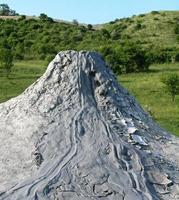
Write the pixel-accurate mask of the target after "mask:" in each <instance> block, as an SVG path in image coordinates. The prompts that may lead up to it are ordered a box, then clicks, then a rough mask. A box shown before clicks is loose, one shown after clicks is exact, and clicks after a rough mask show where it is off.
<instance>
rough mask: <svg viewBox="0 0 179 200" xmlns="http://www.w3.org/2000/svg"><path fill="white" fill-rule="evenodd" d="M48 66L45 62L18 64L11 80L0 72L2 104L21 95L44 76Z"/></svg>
mask: <svg viewBox="0 0 179 200" xmlns="http://www.w3.org/2000/svg"><path fill="white" fill-rule="evenodd" d="M46 65H47V63H46V62H43V61H20V62H16V63H14V67H13V71H12V73H11V74H10V76H9V78H7V77H6V76H4V74H3V73H2V72H1V71H0V72H1V73H0V103H1V102H4V101H7V100H8V99H10V98H12V97H15V96H17V95H19V94H21V93H22V92H23V91H24V90H25V89H26V88H27V87H28V86H29V85H30V84H32V83H33V82H34V81H35V80H36V79H37V78H39V77H40V76H41V75H42V74H43V72H44V71H45V68H46V67H45V66H46Z"/></svg>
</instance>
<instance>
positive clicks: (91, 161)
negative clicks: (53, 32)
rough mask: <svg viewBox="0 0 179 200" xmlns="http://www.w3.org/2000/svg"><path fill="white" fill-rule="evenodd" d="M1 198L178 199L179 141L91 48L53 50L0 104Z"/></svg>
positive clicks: (87, 199)
mask: <svg viewBox="0 0 179 200" xmlns="http://www.w3.org/2000/svg"><path fill="white" fill-rule="evenodd" d="M0 143H1V144H0V200H46V199H50V200H98V199H99V200H160V199H161V200H177V199H179V140H178V139H177V138H175V137H174V136H171V135H170V134H168V133H167V132H165V131H164V130H163V129H161V128H160V127H159V126H158V125H157V124H156V123H155V122H154V121H153V120H152V119H151V118H150V116H149V115H148V114H147V113H145V112H144V111H143V109H142V108H141V107H140V106H139V105H138V104H137V103H136V101H135V99H134V98H133V97H132V96H130V95H129V93H128V92H127V91H126V90H125V89H124V88H123V87H121V86H120V85H119V84H118V83H117V81H116V79H115V77H114V75H113V73H112V72H111V70H110V69H109V67H108V66H107V65H106V64H105V63H104V61H103V60H102V59H101V57H100V56H99V55H98V54H97V53H94V52H86V51H81V52H75V51H65V52H60V53H59V54H58V55H57V56H56V57H55V59H54V60H53V61H52V62H51V63H50V64H49V66H48V68H47V71H46V72H45V74H44V75H43V76H42V77H41V78H40V79H38V80H37V81H36V82H35V83H34V84H33V85H31V86H30V87H29V88H28V89H26V90H25V92H24V93H23V94H21V95H20V96H18V97H16V98H14V99H11V100H9V101H8V102H6V103H3V104H0Z"/></svg>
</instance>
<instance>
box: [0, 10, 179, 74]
mask: <svg viewBox="0 0 179 200" xmlns="http://www.w3.org/2000/svg"><path fill="white" fill-rule="evenodd" d="M4 18H6V19H4ZM0 26H1V30H0V46H3V45H4V46H9V47H11V49H12V51H13V52H14V57H15V59H18V60H24V59H25V60H27V59H31V60H37V59H43V60H44V59H46V60H48V61H49V60H51V58H52V57H53V56H54V55H55V54H56V53H57V52H58V51H60V50H66V49H74V50H82V49H86V50H95V51H98V52H100V53H101V54H102V55H103V57H104V58H105V59H106V61H107V62H108V63H109V64H111V66H113V68H114V70H115V71H116V72H118V73H122V72H132V71H144V70H146V69H148V66H149V64H151V63H156V62H157V63H165V62H175V61H179V12H178V11H168V12H167V11H165V12H164V11H163V12H156V11H155V12H154V11H153V12H152V13H149V14H143V15H139V16H133V17H131V18H125V19H120V20H115V21H113V22H109V23H106V24H103V25H101V26H92V25H81V24H79V23H78V22H77V21H74V22H73V23H66V22H60V21H58V22H57V21H54V20H53V19H51V18H49V17H48V16H47V17H44V16H43V17H39V18H32V17H25V16H21V17H19V16H18V17H13V18H12V19H11V18H9V17H2V18H1V19H0ZM96 27H97V28H96ZM4 43H6V44H4ZM134 49H135V50H136V51H135V52H134ZM131 52H132V53H133V54H132V55H131ZM146 63H147V64H146ZM143 64H145V66H143ZM140 66H141V67H140Z"/></svg>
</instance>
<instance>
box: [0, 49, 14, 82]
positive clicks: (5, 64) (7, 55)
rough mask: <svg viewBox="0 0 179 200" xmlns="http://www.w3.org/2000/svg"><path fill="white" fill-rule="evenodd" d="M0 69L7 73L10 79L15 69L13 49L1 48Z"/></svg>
mask: <svg viewBox="0 0 179 200" xmlns="http://www.w3.org/2000/svg"><path fill="white" fill-rule="evenodd" d="M0 67H1V68H2V69H3V70H5V71H6V76H7V78H8V77H9V74H10V72H11V69H12V67H13V54H12V51H11V49H8V48H0Z"/></svg>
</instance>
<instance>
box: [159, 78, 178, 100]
mask: <svg viewBox="0 0 179 200" xmlns="http://www.w3.org/2000/svg"><path fill="white" fill-rule="evenodd" d="M161 81H162V82H163V83H164V84H165V89H166V92H168V93H169V94H170V95H171V97H172V101H175V96H176V95H178V94H179V76H178V74H169V75H168V76H165V77H162V79H161Z"/></svg>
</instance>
